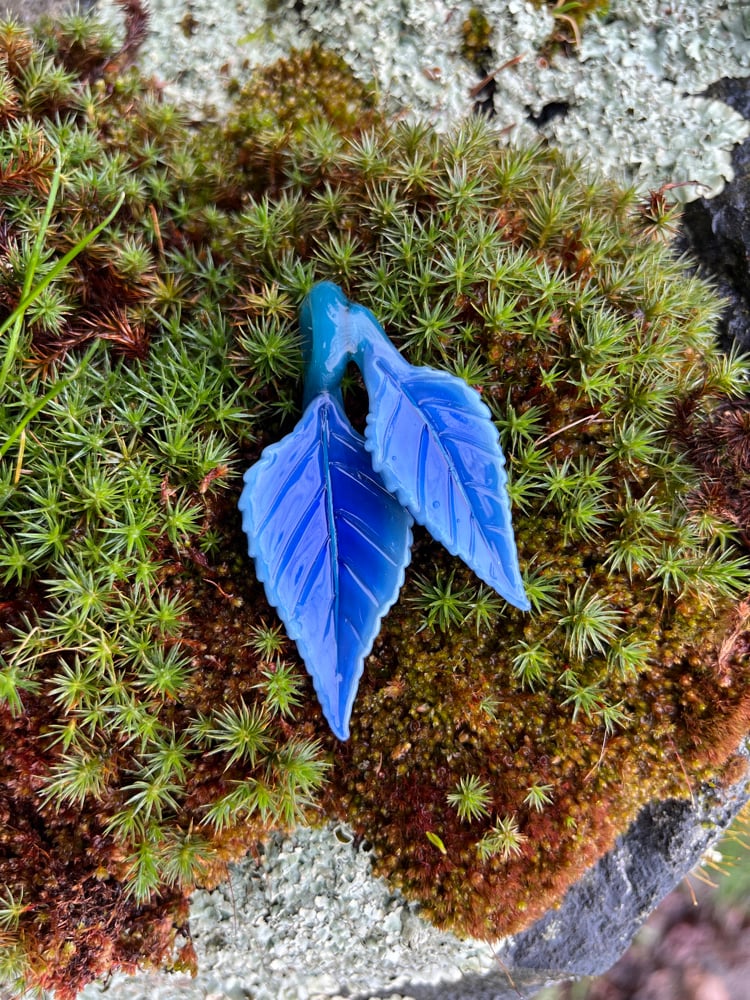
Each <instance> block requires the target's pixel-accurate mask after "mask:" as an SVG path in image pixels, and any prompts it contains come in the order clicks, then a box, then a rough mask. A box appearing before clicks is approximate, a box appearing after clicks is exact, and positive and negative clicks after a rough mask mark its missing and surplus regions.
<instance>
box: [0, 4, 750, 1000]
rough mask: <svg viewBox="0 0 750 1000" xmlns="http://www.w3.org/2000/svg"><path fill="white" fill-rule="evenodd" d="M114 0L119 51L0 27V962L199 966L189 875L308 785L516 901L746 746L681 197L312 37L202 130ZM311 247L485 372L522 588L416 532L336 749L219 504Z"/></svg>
mask: <svg viewBox="0 0 750 1000" xmlns="http://www.w3.org/2000/svg"><path fill="white" fill-rule="evenodd" d="M136 6H137V5H136ZM134 11H135V7H133V8H132V9H131V17H130V20H129V23H128V31H127V32H126V41H125V44H124V46H123V47H121V48H120V49H117V48H116V47H115V45H114V43H113V42H112V40H111V38H110V37H109V36H108V35H107V34H106V32H104V31H103V30H102V29H101V28H99V27H98V26H97V25H96V23H95V22H91V21H88V20H85V19H83V18H81V17H72V18H69V19H67V20H65V21H63V22H62V23H59V24H58V25H56V26H53V27H50V28H48V29H46V30H42V31H39V32H38V33H37V35H36V36H32V35H30V34H28V33H26V32H25V31H24V30H22V29H21V28H20V27H18V26H17V25H15V24H13V23H12V22H5V23H2V24H0V66H1V67H2V68H1V69H0V193H1V194H2V205H3V207H2V215H1V218H0V262H1V264H2V266H1V267H0V309H2V313H3V315H5V316H7V317H8V323H7V324H6V328H5V332H4V334H3V337H4V339H3V360H2V368H1V369H0V379H2V383H3V392H2V394H0V399H2V403H1V404H0V455H1V461H2V464H1V465H0V509H1V510H2V517H1V519H0V609H2V618H0V643H2V646H1V650H2V658H1V659H0V744H1V745H2V748H3V754H2V765H1V770H0V885H2V886H3V889H2V891H1V892H0V977H2V979H3V980H5V981H6V982H15V983H16V984H22V983H26V984H31V985H39V986H44V987H48V988H50V989H54V990H56V991H57V993H58V994H59V995H60V996H61V997H69V996H72V995H73V994H74V993H75V992H76V990H77V989H78V988H79V987H80V986H81V985H82V984H83V983H85V982H86V981H87V980H89V979H90V978H92V977H93V976H96V975H98V974H101V973H102V972H104V971H106V970H107V969H109V968H112V967H115V966H121V967H124V968H129V969H132V968H134V967H135V966H136V965H137V964H139V963H141V964H142V963H146V962H157V963H163V962H166V961H172V962H173V963H176V964H178V965H181V966H189V965H190V962H191V960H192V957H191V953H190V949H189V946H186V948H185V949H183V950H182V951H181V952H180V953H179V954H178V955H177V956H174V955H172V950H173V948H174V941H175V933H176V929H177V928H179V926H180V925H181V924H183V923H184V921H185V914H186V897H187V894H188V892H189V891H190V890H191V889H192V888H193V887H194V886H195V885H196V884H201V885H210V884H211V883H212V882H215V881H216V880H217V879H218V878H219V877H220V876H221V874H222V872H223V871H224V865H225V863H226V860H227V859H229V858H231V857H236V856H237V855H239V854H240V853H241V852H243V851H245V850H247V849H248V847H250V846H252V845H253V844H254V843H255V842H257V841H258V840H259V839H262V838H263V837H264V836H266V835H267V833H268V831H269V830H270V829H273V828H279V827H289V826H291V825H294V824H295V823H298V822H302V821H305V820H310V819H311V818H313V817H315V818H317V819H321V820H322V819H325V818H326V817H329V818H334V817H336V818H338V817H344V818H345V819H347V820H348V821H349V822H350V823H351V824H352V825H353V826H354V828H355V829H356V830H357V832H358V833H359V834H360V835H361V836H362V837H366V838H367V839H368V840H369V841H370V842H371V843H373V844H374V846H375V848H376V852H377V857H378V866H379V869H380V871H381V872H382V873H383V874H385V875H387V876H388V877H389V878H390V879H391V880H392V881H393V882H394V883H395V884H397V885H399V886H400V887H401V888H402V889H403V891H404V892H405V893H406V895H407V896H409V897H410V898H416V899H419V900H420V901H421V902H422V904H423V910H424V912H425V913H427V914H428V915H430V916H431V917H432V918H433V919H434V920H435V921H436V922H437V923H438V924H440V925H441V926H446V927H451V928H453V929H455V930H456V931H458V932H460V933H467V932H468V933H472V934H476V935H479V936H483V937H488V938H492V937H497V936H498V935H500V934H503V933H506V932H508V931H512V930H514V929H516V928H518V927H520V926H523V925H524V924H525V923H528V922H529V921H530V920H531V919H532V918H533V917H534V916H536V915H537V914H538V913H539V912H541V911H542V910H543V909H545V908H547V907H548V906H549V905H551V904H553V903H554V902H555V901H556V900H558V899H559V898H560V896H561V894H562V893H563V892H564V890H565V888H566V887H567V886H568V885H569V884H570V883H571V881H572V880H573V879H575V877H576V876H577V875H578V874H579V873H580V871H581V870H582V868H583V867H584V866H585V865H587V864H589V863H590V862H592V861H593V860H595V858H596V857H597V856H599V855H600V854H601V853H602V852H603V851H605V850H606V849H607V848H608V847H609V846H610V845H611V843H612V841H613V838H614V837H615V836H616V835H617V834H618V833H620V832H622V831H623V830H624V829H625V827H626V826H627V824H628V823H629V822H630V821H631V820H632V818H633V817H634V816H635V814H636V812H637V811H638V809H639V807H640V806H641V805H642V804H643V803H644V802H645V801H647V800H648V799H650V798H653V797H654V796H661V795H678V796H689V795H690V790H691V788H692V787H694V786H695V784H696V783H697V782H699V781H703V780H712V781H722V780H726V779H727V775H728V774H730V773H731V774H734V772H735V765H734V764H733V761H732V754H733V752H734V750H735V748H736V745H737V744H738V742H739V740H740V738H741V736H742V735H743V733H744V732H745V731H746V728H747V721H748V716H749V715H750V690H749V688H748V683H749V681H750V675H749V671H748V665H747V657H746V644H745V618H744V616H745V615H746V613H747V612H746V608H745V605H744V604H742V602H741V598H742V596H743V595H744V594H745V592H746V590H747V585H748V571H747V563H746V560H745V558H744V556H743V555H742V554H741V552H740V551H739V550H738V549H737V548H736V547H735V540H734V534H733V532H734V529H733V524H734V523H735V522H736V521H738V520H742V515H741V513H740V512H738V511H736V510H734V509H732V510H728V508H727V504H726V502H725V500H722V496H723V494H720V493H716V492H715V491H713V492H712V491H710V490H706V489H705V483H702V481H701V471H700V470H701V469H703V470H706V469H713V468H714V465H712V464H711V461H712V460H711V456H710V451H711V439H712V435H711V432H710V429H711V427H713V426H717V425H718V424H721V420H722V419H724V418H723V417H722V416H721V415H722V414H724V413H725V410H726V407H727V406H728V405H729V401H730V400H731V399H732V397H736V396H737V395H739V394H740V393H741V392H742V391H743V390H744V388H745V385H746V378H747V369H746V366H745V365H744V364H743V363H741V362H740V361H738V360H737V359H736V358H733V357H725V356H722V355H720V354H719V353H717V351H716V349H715V347H714V343H713V334H712V329H713V323H714V320H715V317H716V315H717V312H718V309H719V303H718V301H717V300H716V298H715V297H714V295H713V293H712V291H711V289H710V288H709V287H707V286H706V285H705V284H704V283H702V282H701V281H699V280H697V279H696V278H692V277H687V276H685V274H684V273H683V269H682V265H681V263H680V262H679V261H678V260H676V259H675V258H674V256H673V255H672V252H671V250H670V248H669V246H668V245H667V243H666V242H665V238H664V237H666V236H667V235H668V232H669V227H670V225H671V223H672V222H673V219H671V217H670V213H669V212H668V211H665V210H663V207H662V209H660V212H659V213H658V218H656V217H655V213H654V212H653V204H651V203H650V204H649V205H647V206H640V205H639V204H638V203H637V201H636V198H635V195H634V193H633V192H632V191H627V190H621V189H619V188H617V187H616V186H614V185H612V184H610V183H607V182H603V181H600V180H596V179H593V178H591V177H589V175H588V173H587V171H586V170H585V168H584V167H583V166H582V165H581V164H577V163H571V162H569V161H568V160H565V159H564V158H562V157H561V156H559V155H558V154H556V153H555V152H554V151H551V150H548V149H543V148H533V149H526V150H515V149H512V148H509V147H507V146H504V145H502V144H501V142H500V141H499V140H498V138H497V136H496V135H494V134H493V133H492V131H491V130H490V129H489V128H487V127H486V126H485V125H484V124H483V123H481V122H471V123H468V124H466V125H465V126H463V127H462V128H460V129H459V130H457V131H455V132H453V133H451V134H450V135H447V136H440V135H437V134H436V133H435V132H434V131H432V130H431V129H430V128H428V127H426V126H421V125H410V124H405V123H395V124H389V123H387V122H385V121H384V119H383V117H382V115H381V114H380V112H379V111H378V109H377V105H376V102H375V99H374V96H373V94H372V93H371V92H370V91H368V90H367V88H362V86H361V84H358V83H355V82H353V81H352V80H351V78H350V77H349V76H348V74H347V73H346V72H345V70H344V69H343V67H342V65H341V64H340V63H338V61H337V60H334V59H331V58H329V57H328V56H327V55H325V54H324V53H321V52H320V51H319V50H313V51H311V52H305V53H295V54H293V55H292V56H291V57H290V59H289V61H288V62H287V63H285V64H284V65H283V66H277V67H273V68H271V69H270V70H269V71H268V72H267V73H265V74H260V75H259V76H258V77H256V79H255V80H254V81H253V82H252V83H251V84H250V86H249V87H248V88H246V89H245V91H243V93H242V94H240V95H239V96H238V101H237V105H236V110H235V111H234V112H233V113H232V114H231V115H230V116H229V119H228V121H227V122H226V123H224V124H223V125H221V126H203V127H201V128H199V129H196V128H193V127H191V126H190V124H189V123H188V122H187V121H186V120H185V118H184V116H183V115H182V114H181V112H180V110H179V108H176V107H174V106H172V105H170V104H169V103H166V102H164V101H163V100H162V99H161V97H160V94H159V91H158V88H157V86H156V84H155V83H154V82H152V81H149V80H144V79H143V78H141V77H140V76H139V75H138V74H137V73H136V72H135V71H133V70H129V69H128V68H127V65H128V63H129V60H130V55H131V49H132V47H133V46H134V45H135V44H136V41H137V37H138V32H139V30H140V29H139V25H138V23H137V19H135V15H134ZM313 77H314V78H315V79H316V80H318V87H319V91H320V93H319V94H318V95H317V96H316V95H315V94H313V95H312V96H311V100H310V101H308V102H306V101H304V100H302V99H301V97H300V95H302V94H304V93H305V91H306V89H307V90H308V91H309V88H308V87H307V84H308V82H309V80H310V79H311V78H313ZM277 79H284V80H287V81H289V84H288V86H287V88H286V89H285V90H284V92H283V94H282V99H281V100H280V103H279V105H278V106H276V105H274V103H273V101H274V95H275V93H276V88H275V84H274V81H275V80H277ZM321 94H322V95H323V96H321ZM357 108H359V113H357ZM321 115H323V116H324V117H321ZM120 198H123V199H124V200H123V202H122V205H121V206H120V207H119V208H118V205H119V200H120ZM115 209H117V211H116V214H115V217H114V219H113V221H111V222H110V223H109V224H108V225H107V226H106V227H105V229H104V230H103V231H102V232H101V233H99V234H98V236H97V237H96V239H95V240H93V242H91V243H89V244H88V246H85V247H83V248H82V247H81V241H83V240H84V239H85V238H86V237H87V235H88V234H90V233H91V232H92V231H93V230H94V229H95V228H96V227H97V226H98V225H100V224H101V223H102V222H103V221H104V220H106V219H107V217H108V216H109V215H110V214H111V213H112V211H113V210H115ZM71 249H75V250H77V251H80V252H78V256H76V257H75V259H70V260H69V261H68V263H67V264H66V265H65V266H60V261H61V260H62V258H63V257H64V256H65V255H66V254H67V253H68V252H69V251H70V250H71ZM320 279H330V280H333V281H336V282H338V283H339V284H341V285H342V287H343V289H344V291H345V292H346V294H347V295H348V296H349V297H351V298H352V299H353V300H355V301H357V302H361V303H363V304H364V305H366V306H368V307H369V308H370V309H372V310H373V311H374V313H375V314H376V315H377V316H378V318H379V319H380V321H381V322H382V323H383V325H384V326H385V328H386V330H387V331H388V333H389V335H390V336H391V337H392V339H393V340H394V341H395V342H396V343H397V344H398V345H399V347H400V348H401V349H402V350H403V352H404V353H405V354H406V355H407V356H408V358H409V359H410V360H411V361H412V362H415V363H422V362H423V363H428V364H431V365H433V366H436V367H444V368H448V369H450V370H452V371H454V372H457V373H458V374H460V375H461V376H462V377H464V378H465V379H466V380H467V382H469V383H470V384H471V385H474V386H476V388H477V389H478V390H479V391H480V392H481V393H482V397H483V399H484V400H485V401H486V403H487V404H488V406H489V407H490V409H491V410H492V412H493V414H494V417H495V419H496V421H497V424H498V427H499V428H500V431H501V435H502V438H503V445H504V448H505V452H506V455H507V456H508V467H509V476H510V492H511V497H512V501H513V510H514V519H515V524H516V531H517V541H518V547H519V555H520V560H521V565H522V567H523V570H524V573H525V582H526V587H527V592H528V595H529V598H530V600H531V601H532V604H533V611H532V613H531V614H529V615H524V614H521V613H520V612H518V611H516V610H514V609H513V608H510V607H508V606H506V605H504V604H503V603H502V602H501V601H500V600H499V599H498V598H497V597H496V596H495V595H493V594H492V593H491V592H489V591H488V590H487V589H486V588H485V587H483V586H482V585H480V584H478V582H477V581H476V580H475V579H474V578H473V577H472V576H471V574H470V573H469V572H468V571H467V570H465V569H464V568H463V566H462V565H461V564H458V563H457V562H456V561H455V560H453V559H451V558H450V557H449V556H448V555H447V554H446V553H445V552H444V551H443V550H441V549H440V548H439V547H438V546H436V545H435V544H434V543H433V542H432V541H430V539H429V538H428V537H427V536H426V535H425V534H424V533H418V534H417V536H416V540H415V548H414V557H413V562H412V566H411V567H410V570H409V572H408V574H407V582H406V586H405V588H404V591H403V592H402V597H401V600H400V603H399V605H398V606H397V607H396V608H394V609H393V611H392V612H391V614H390V615H389V617H388V619H387V620H386V622H385V623H384V627H383V630H382V632H381V635H380V636H379V638H378V640H377V641H376V644H375V648H374V650H373V655H372V656H371V657H370V659H369V660H368V662H367V664H366V670H365V676H364V679H363V682H362V686H361V689H360V694H359V697H358V701H357V706H356V709H355V713H354V718H353V720H352V738H351V740H350V741H349V743H347V744H338V743H337V742H336V741H335V740H334V739H333V738H332V737H331V736H330V734H329V733H328V731H327V727H326V725H325V723H324V721H323V720H322V719H321V717H320V714H319V710H318V708H317V704H316V702H315V699H314V696H313V693H312V687H311V685H310V683H309V681H308V679H307V678H306V676H305V674H304V671H303V669H302V666H301V663H300V661H299V659H298V657H297V656H296V652H295V650H294V648H293V646H292V645H291V644H289V643H288V642H287V641H286V640H285V637H284V635H283V632H282V631H281V629H280V627H279V625H278V622H277V621H276V619H275V616H274V613H273V611H272V610H271V609H270V608H269V607H268V606H267V605H266V604H265V601H264V598H263V593H262V589H261V588H260V587H259V586H258V584H257V582H256V581H255V579H254V576H253V568H252V564H251V562H250V561H249V560H248V558H247V555H246V549H245V543H244V539H243V538H242V536H241V532H240V530H239V517H238V515H237V513H236V500H237V496H238V494H239V490H240V478H239V475H240V473H241V472H242V471H243V469H244V468H245V467H246V466H247V465H249V464H250V463H251V462H252V461H255V460H256V459H257V457H258V455H259V453H260V451H261V449H262V448H263V447H264V446H265V445H266V444H268V443H269V442H271V441H274V440H277V439H278V438H279V437H280V436H281V435H282V434H284V433H285V432H286V431H288V430H289V429H291V427H292V426H293V425H294V423H295V421H296V420H297V418H298V416H299V405H300V379H301V354H300V350H299V343H298V336H297V334H298V331H297V320H296V315H297V307H298V305H299V302H300V301H301V299H302V297H303V296H304V295H305V293H306V292H307V291H308V290H309V288H310V287H311V285H312V284H313V282H314V281H316V280H320ZM346 402H347V408H348V410H349V413H350V415H351V418H352V420H353V421H354V422H355V423H357V422H358V421H361V420H362V419H363V417H364V413H365V412H366V408H367V406H366V399H365V398H364V390H363V387H362V386H361V384H359V383H358V382H357V380H356V379H353V378H350V379H348V380H347V384H346ZM721 425H722V426H723V424H721ZM737 441H739V442H740V444H739V445H738V444H737ZM743 441H744V438H742V435H741V434H740V432H739V430H738V431H737V433H736V435H735V437H734V438H732V441H729V439H728V438H727V440H724V438H722V439H721V447H722V448H724V449H731V448H735V451H736V450H737V449H738V448H739V447H740V445H742V442H743ZM732 442H734V444H733V443H732ZM744 447H745V448H746V445H744ZM697 455H699V456H700V461H698V458H696V456H697ZM719 461H720V459H717V462H719ZM699 467H700V468H699ZM737 467H738V468H739V466H737ZM744 520H746V519H744Z"/></svg>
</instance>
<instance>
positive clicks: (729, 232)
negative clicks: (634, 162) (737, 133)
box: [683, 77, 750, 352]
mask: <svg viewBox="0 0 750 1000" xmlns="http://www.w3.org/2000/svg"><path fill="white" fill-rule="evenodd" d="M709 90H710V94H711V96H712V97H716V98H719V99H720V100H722V101H724V102H725V103H726V104H728V105H730V107H732V108H733V109H734V110H735V111H737V112H738V113H739V114H741V115H742V116H743V117H744V118H746V119H748V120H750V77H742V78H740V79H736V80H735V79H724V80H719V81H718V83H716V84H715V85H714V86H712V87H711V88H709ZM732 166H733V168H734V174H735V179H734V181H733V183H731V184H728V185H727V187H726V188H725V189H724V190H723V191H722V192H721V194H719V195H717V197H715V198H711V199H707V198H699V199H698V200H697V201H694V202H691V204H689V205H687V206H686V208H685V213H684V215H683V226H684V228H685V233H686V239H687V249H689V250H691V251H692V252H693V253H694V254H695V255H696V256H697V257H698V259H699V260H700V261H701V263H702V265H703V267H704V269H705V272H706V273H707V275H708V276H710V277H712V278H713V279H714V280H715V281H716V282H717V283H718V287H719V291H720V292H721V294H722V295H724V296H725V297H726V298H727V299H728V300H729V303H730V305H729V307H728V309H727V311H726V314H725V316H724V320H723V322H722V330H721V335H722V344H723V346H724V347H725V348H728V347H729V346H730V345H731V344H732V343H736V344H737V345H738V346H739V347H740V348H741V349H742V351H745V352H747V351H750V139H745V141H744V142H743V143H741V144H740V145H738V146H735V148H734V152H733V154H732Z"/></svg>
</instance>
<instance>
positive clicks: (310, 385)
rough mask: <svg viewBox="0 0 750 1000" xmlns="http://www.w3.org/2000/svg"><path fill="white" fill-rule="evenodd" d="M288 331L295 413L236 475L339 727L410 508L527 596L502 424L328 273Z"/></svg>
mask: <svg viewBox="0 0 750 1000" xmlns="http://www.w3.org/2000/svg"><path fill="white" fill-rule="evenodd" d="M300 327H301V331H302V334H303V337H304V345H305V363H306V373H305V393H304V399H305V411H304V413H303V415H302V418H301V420H300V422H299V423H298V424H297V426H296V428H295V429H294V431H292V433H291V434H289V435H287V437H285V438H284V439H283V440H282V441H280V442H279V443H278V444H275V445H271V446H270V447H269V448H266V449H265V451H264V452H263V454H262V455H261V458H260V460H259V461H258V462H257V463H256V464H255V465H253V466H252V467H251V468H250V469H249V470H248V471H247V473H246V474H245V488H244V489H243V491H242V495H241V497H240V501H239V508H240V510H241V512H242V526H243V528H244V530H245V533H246V534H247V537H248V549H249V552H250V555H251V556H252V557H253V559H254V560H255V568H256V573H257V575H258V579H260V580H261V581H262V582H263V584H264V586H265V590H266V595H267V597H268V600H269V602H270V603H271V604H273V605H274V607H275V608H276V609H277V611H278V613H279V616H280V617H281V619H282V621H283V622H284V625H285V627H286V631H287V634H288V635H289V637H290V638H291V639H293V640H295V642H296V643H297V648H298V650H299V653H300V656H301V657H302V659H303V660H304V661H305V665H306V667H307V670H308V672H309V673H310V675H311V677H312V680H313V684H314V686H315V691H316V693H317V696H318V700H319V701H320V704H321V707H322V709H323V713H324V715H325V717H326V719H327V720H328V723H329V725H330V726H331V729H332V730H333V732H334V733H335V735H336V736H337V737H338V738H339V739H347V738H348V736H349V720H350V717H351V711H352V705H353V703H354V697H355V695H356V691H357V686H358V684H359V679H360V677H361V676H362V670H363V666H364V660H365V657H366V656H367V654H368V653H369V652H370V650H371V648H372V644H373V642H374V640H375V637H376V635H377V633H378V630H379V628H380V622H381V619H382V618H383V616H384V615H385V614H387V612H388V610H389V609H390V607H391V606H392V605H393V603H394V602H395V601H396V599H397V597H398V593H399V591H400V589H401V586H402V585H403V582H404V572H405V569H406V566H407V565H408V563H409V559H410V553H411V541H412V536H411V525H412V516H413V518H414V520H416V521H418V522H419V523H420V524H422V525H424V526H425V527H426V528H427V530H428V531H429V532H430V533H431V534H432V535H433V537H435V538H436V539H437V540H438V541H440V542H442V543H443V545H445V547H446V548H447V549H448V551H449V552H451V553H452V554H454V555H457V556H459V558H461V559H462V560H463V561H464V562H465V563H466V564H467V565H468V566H469V567H470V568H471V569H473V570H474V572H475V573H476V574H477V576H479V577H480V578H481V579H482V580H484V581H485V582H486V583H487V584H489V585H490V586H491V587H492V588H493V589H494V590H496V591H497V592H498V593H499V594H500V595H501V596H502V597H504V598H505V599H506V600H507V601H509V602H510V603H512V604H514V605H515V606H516V607H518V608H520V609H521V610H529V607H530V605H529V602H528V599H527V598H526V595H525V593H524V589H523V583H522V580H521V574H520V571H519V567H518V558H517V555H516V547H515V541H514V538H513V527H512V524H511V516H510V504H509V501H508V496H507V492H506V475H505V469H504V459H503V455H502V451H501V449H500V441H499V436H498V433H497V430H496V428H495V426H494V424H493V423H492V420H491V416H490V411H489V410H488V408H487V407H486V406H485V404H484V403H483V402H482V401H481V400H480V398H479V396H478V394H477V393H476V392H475V391H474V390H473V389H471V388H470V387H469V386H467V385H466V383H465V382H463V380H461V379H459V378H457V377H456V376H454V375H451V374H449V373H448V372H442V371H436V370H434V369H432V368H427V367H422V368H417V367H414V366H413V365H410V364H408V362H406V361H405V360H404V358H402V357H401V355H400V354H399V353H398V351H397V350H396V349H395V347H394V346H393V345H392V344H391V342H390V341H389V340H388V338H387V337H386V335H385V333H384V332H383V330H382V328H381V326H380V324H379V323H378V322H377V320H376V319H375V317H374V316H373V314H372V313H371V312H370V311H369V310H368V309H366V308H364V307H363V306H358V305H354V304H351V303H349V302H348V301H347V299H346V298H345V296H344V295H343V293H342V292H341V290H340V289H339V288H338V287H337V286H336V285H334V284H331V283H330V282H321V283H319V284H317V285H315V286H314V287H313V289H312V290H311V292H310V294H309V295H308V296H307V298H306V299H305V301H304V302H303V304H302V308H301V311H300ZM351 360H353V361H355V362H356V363H357V365H358V366H359V368H360V369H361V371H362V374H363V376H364V379H365V385H366V388H367V391H368V395H369V399H370V408H369V415H368V417H367V430H366V436H365V438H363V437H362V436H361V435H360V434H358V433H357V432H356V431H355V430H354V429H353V428H352V426H351V424H350V423H349V420H348V418H347V417H346V414H345V413H344V408H343V402H342V398H341V392H340V388H339V385H340V381H341V378H342V376H343V373H344V370H345V369H346V366H347V364H348V363H349V361H351Z"/></svg>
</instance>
